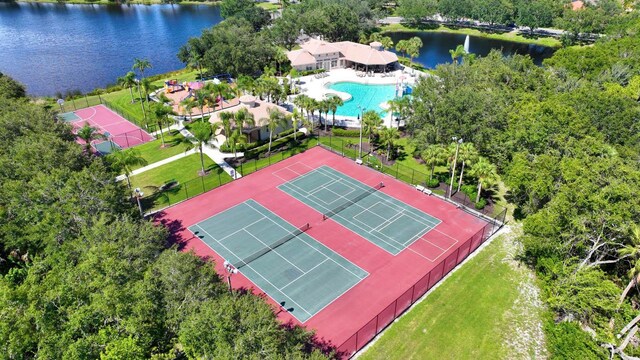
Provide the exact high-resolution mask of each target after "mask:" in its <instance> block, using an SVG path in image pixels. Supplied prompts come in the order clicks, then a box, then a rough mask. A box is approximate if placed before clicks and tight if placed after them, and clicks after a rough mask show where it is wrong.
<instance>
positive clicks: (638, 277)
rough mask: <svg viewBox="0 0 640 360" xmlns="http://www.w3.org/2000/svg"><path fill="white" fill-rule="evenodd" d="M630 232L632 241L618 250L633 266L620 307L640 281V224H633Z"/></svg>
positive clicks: (629, 272)
mask: <svg viewBox="0 0 640 360" xmlns="http://www.w3.org/2000/svg"><path fill="white" fill-rule="evenodd" d="M630 233H631V237H630V243H629V244H628V245H625V246H624V247H623V248H622V249H620V250H618V254H620V256H621V257H626V258H629V260H628V261H629V262H630V263H631V268H630V269H629V271H628V272H627V276H629V279H630V280H629V283H628V284H627V286H626V287H625V288H624V291H623V292H622V294H621V295H620V300H619V302H618V307H620V305H621V304H622V302H623V301H624V299H625V298H626V297H627V295H628V294H629V291H631V289H632V288H633V287H634V286H636V285H637V284H638V282H639V281H640V225H638V224H633V225H631V229H630Z"/></svg>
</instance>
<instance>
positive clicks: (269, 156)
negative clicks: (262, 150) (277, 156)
mask: <svg viewBox="0 0 640 360" xmlns="http://www.w3.org/2000/svg"><path fill="white" fill-rule="evenodd" d="M267 159H269V165H271V154H269V155H267Z"/></svg>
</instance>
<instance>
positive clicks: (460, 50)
mask: <svg viewBox="0 0 640 360" xmlns="http://www.w3.org/2000/svg"><path fill="white" fill-rule="evenodd" d="M465 53H466V51H464V46H462V45H458V46H456V48H455V50H449V54H451V60H453V63H454V64H458V59H459V58H461V57H462V56H464V54H465Z"/></svg>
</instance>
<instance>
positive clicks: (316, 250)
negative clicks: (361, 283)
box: [249, 205, 369, 279]
mask: <svg viewBox="0 0 640 360" xmlns="http://www.w3.org/2000/svg"><path fill="white" fill-rule="evenodd" d="M249 206H250V207H251V208H252V209H254V210H255V211H257V212H260V211H259V210H258V209H255V208H253V207H252V206H251V205H249ZM276 216H277V215H276ZM279 218H280V219H281V220H282V221H284V222H285V223H287V224H288V225H291V226H293V227H295V226H294V225H293V224H291V223H290V222H288V221H287V220H285V219H284V218H281V217H279ZM272 221H273V220H272ZM273 222H274V223H275V224H276V225H278V226H280V227H281V228H283V229H285V230H287V229H286V228H284V227H283V226H282V225H280V224H278V223H276V222H275V221H273ZM300 239H301V240H302V242H304V243H305V245H307V246H308V247H310V248H312V249H313V250H314V251H315V252H318V253H320V255H322V256H324V257H326V258H328V259H330V260H332V261H333V262H335V263H336V264H337V265H338V266H341V267H342V268H344V269H345V270H347V271H348V272H350V273H351V274H353V276H355V277H356V278H358V279H360V277H359V276H358V275H356V274H354V273H353V272H352V271H351V270H349V269H347V268H345V267H344V266H342V265H340V264H339V263H338V262H336V261H335V260H333V259H331V258H330V257H328V256H327V255H325V254H323V253H322V252H320V251H319V250H318V249H316V248H314V247H313V246H311V245H310V244H308V243H307V242H306V241H305V240H304V238H303V237H300ZM315 242H316V244H318V245H320V246H322V247H324V248H326V249H327V250H330V251H331V252H332V253H333V254H335V255H338V256H340V257H341V258H343V259H344V260H346V261H349V259H347V258H345V257H344V256H342V255H340V254H338V253H337V252H335V251H333V250H331V249H330V248H328V247H326V246H324V245H323V244H322V243H320V242H318V241H317V240H315ZM349 263H351V264H353V262H351V261H349ZM354 265H355V264H354ZM358 268H359V267H358ZM360 270H362V269H360ZM362 271H364V270H362ZM365 272H366V271H365ZM366 273H367V275H369V273H368V272H366ZM365 277H366V276H365ZM363 279H364V278H363Z"/></svg>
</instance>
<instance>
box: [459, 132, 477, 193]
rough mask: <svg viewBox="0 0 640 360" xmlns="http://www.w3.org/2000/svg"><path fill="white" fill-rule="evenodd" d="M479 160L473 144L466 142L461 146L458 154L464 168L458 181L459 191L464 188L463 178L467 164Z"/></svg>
mask: <svg viewBox="0 0 640 360" xmlns="http://www.w3.org/2000/svg"><path fill="white" fill-rule="evenodd" d="M477 158H478V150H476V147H475V146H474V145H473V143H470V142H466V143H462V144H461V145H460V150H459V152H458V159H459V161H461V162H462V168H461V169H460V179H459V180H458V191H460V188H461V187H462V176H463V175H464V167H465V165H467V164H473V162H474V161H475V160H476V159H477Z"/></svg>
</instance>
